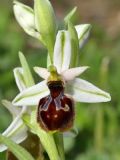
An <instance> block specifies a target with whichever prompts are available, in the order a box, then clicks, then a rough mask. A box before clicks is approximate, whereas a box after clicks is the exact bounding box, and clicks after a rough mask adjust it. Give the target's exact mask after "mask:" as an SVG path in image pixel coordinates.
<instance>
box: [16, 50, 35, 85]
mask: <svg viewBox="0 0 120 160" xmlns="http://www.w3.org/2000/svg"><path fill="white" fill-rule="evenodd" d="M19 58H20V62H21V65H22V68H23V77H24V80H25V83H26V86H27V87H30V86H33V85H34V84H35V83H34V80H33V77H32V74H31V71H30V69H29V66H28V63H27V61H26V58H25V57H24V55H23V53H22V52H19Z"/></svg>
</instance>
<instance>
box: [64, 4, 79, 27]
mask: <svg viewBox="0 0 120 160" xmlns="http://www.w3.org/2000/svg"><path fill="white" fill-rule="evenodd" d="M76 11H77V7H74V8H73V9H72V10H71V11H70V12H69V13H68V14H67V15H66V16H65V18H64V21H65V24H66V25H67V24H68V22H69V21H70V22H73V21H74V18H75V15H76Z"/></svg>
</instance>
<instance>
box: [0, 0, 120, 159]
mask: <svg viewBox="0 0 120 160" xmlns="http://www.w3.org/2000/svg"><path fill="white" fill-rule="evenodd" d="M22 2H24V3H27V4H28V5H32V4H33V1H32V0H22ZM51 2H52V4H53V6H54V9H55V12H56V15H57V20H58V23H59V25H60V26H62V25H63V22H62V19H63V17H64V16H65V15H66V13H67V12H69V11H70V9H72V8H73V7H74V6H77V7H78V15H77V17H76V19H75V24H78V23H90V24H92V31H91V36H90V38H89V41H88V42H87V44H86V45H85V46H84V48H82V49H81V51H80V65H88V66H90V69H89V70H88V71H86V73H84V74H83V75H82V78H85V79H86V80H89V81H90V82H92V83H93V84H95V85H98V86H99V87H101V88H102V89H104V90H106V91H108V92H110V94H111V96H112V101H111V102H109V103H101V104H84V103H79V104H77V106H76V119H75V126H76V127H77V128H78V130H79V134H78V135H77V136H76V137H75V138H71V137H66V138H65V152H66V160H120V125H119V124H120V1H119V0H114V1H112V0H106V1H104V0H91V1H90V0H74V1H73V0H58V1H56V0H51ZM18 51H22V52H23V53H24V54H25V56H26V58H27V61H28V63H29V65H30V67H31V69H32V67H33V66H35V65H36V66H43V67H45V66H46V56H47V54H46V50H45V49H44V48H43V47H42V46H41V45H40V43H39V42H38V41H37V40H36V39H34V38H31V37H30V36H28V35H27V34H25V33H24V31H23V30H22V29H21V28H20V26H19V25H18V23H17V22H16V20H15V17H14V15H13V9H12V0H11V1H10V0H4V1H2V0H1V1H0V100H1V99H8V100H12V99H13V98H14V97H15V95H16V94H17V93H18V89H17V87H16V84H15V81H14V77H13V68H15V67H17V66H20V63H19V59H18ZM32 73H33V75H34V77H35V79H36V83H37V82H38V81H39V77H38V76H37V75H36V74H35V73H34V72H33V70H32ZM11 120H12V119H11V115H10V114H9V113H8V112H7V110H6V109H5V108H4V106H3V105H2V104H1V103H0V132H1V133H2V132H3V131H4V129H5V128H7V126H8V125H9V124H10V122H11ZM4 159H5V153H0V160H4Z"/></svg>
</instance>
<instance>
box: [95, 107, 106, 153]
mask: <svg viewBox="0 0 120 160" xmlns="http://www.w3.org/2000/svg"><path fill="white" fill-rule="evenodd" d="M103 125H104V111H103V108H102V106H101V107H99V106H97V108H96V124H95V130H94V138H95V139H94V143H95V149H96V150H97V151H102V148H103V128H104V126H103Z"/></svg>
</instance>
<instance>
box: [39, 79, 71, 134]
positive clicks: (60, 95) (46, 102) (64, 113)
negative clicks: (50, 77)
mask: <svg viewBox="0 0 120 160" xmlns="http://www.w3.org/2000/svg"><path fill="white" fill-rule="evenodd" d="M48 88H49V90H50V95H48V96H47V97H44V98H42V99H41V100H40V102H39V105H38V112H37V122H38V123H39V124H40V126H41V127H42V128H43V129H44V130H46V131H62V132H63V131H66V130H68V129H70V128H71V127H72V125H73V120H74V104H73V100H72V99H71V98H70V97H68V96H66V95H64V87H63V83H62V81H50V82H48Z"/></svg>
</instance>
